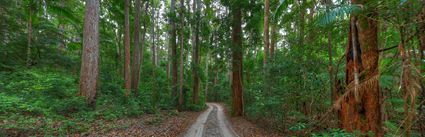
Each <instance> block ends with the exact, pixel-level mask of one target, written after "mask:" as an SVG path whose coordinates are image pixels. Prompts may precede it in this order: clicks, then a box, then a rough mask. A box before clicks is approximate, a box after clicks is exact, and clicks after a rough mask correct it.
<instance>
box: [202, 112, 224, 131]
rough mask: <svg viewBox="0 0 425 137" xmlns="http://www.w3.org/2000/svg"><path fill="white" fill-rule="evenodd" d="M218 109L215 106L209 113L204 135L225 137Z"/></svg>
mask: <svg viewBox="0 0 425 137" xmlns="http://www.w3.org/2000/svg"><path fill="white" fill-rule="evenodd" d="M217 110H218V108H217V106H213V110H212V111H211V112H210V114H209V115H208V118H207V121H206V123H205V126H204V133H203V135H202V136H203V137H224V136H223V135H222V131H221V129H220V126H219V123H218V118H217Z"/></svg>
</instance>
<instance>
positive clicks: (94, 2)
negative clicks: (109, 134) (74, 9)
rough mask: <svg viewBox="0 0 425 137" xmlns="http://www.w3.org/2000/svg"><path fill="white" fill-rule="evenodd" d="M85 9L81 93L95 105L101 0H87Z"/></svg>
mask: <svg viewBox="0 0 425 137" xmlns="http://www.w3.org/2000/svg"><path fill="white" fill-rule="evenodd" d="M85 9H86V10H85V16H84V33H83V35H84V36H83V55H82V59H81V73H80V91H79V95H81V96H84V97H85V98H86V101H87V104H88V105H90V106H92V107H94V106H95V105H96V87H97V80H98V76H99V11H100V4H99V1H98V0H86V7H85Z"/></svg>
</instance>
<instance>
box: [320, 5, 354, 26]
mask: <svg viewBox="0 0 425 137" xmlns="http://www.w3.org/2000/svg"><path fill="white" fill-rule="evenodd" d="M359 10H360V8H359V6H357V5H342V6H338V7H336V8H334V9H330V10H329V11H322V12H320V13H319V14H318V15H317V17H316V25H318V26H319V27H325V26H327V25H329V24H331V23H333V22H335V21H337V20H339V19H342V20H344V19H347V18H348V15H350V14H351V13H353V12H356V11H359Z"/></svg>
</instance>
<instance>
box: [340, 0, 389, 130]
mask: <svg viewBox="0 0 425 137" xmlns="http://www.w3.org/2000/svg"><path fill="white" fill-rule="evenodd" d="M361 2H362V3H356V1H355V0H352V3H354V4H363V3H364V2H367V0H363V1H361ZM365 10H366V12H369V13H368V14H367V15H361V16H360V15H352V17H351V18H355V19H352V21H351V22H350V25H351V26H352V27H350V34H349V38H348V39H349V42H348V45H347V48H346V49H347V50H346V59H347V65H346V76H345V78H346V85H347V88H346V89H347V91H345V92H350V93H349V94H348V95H347V96H344V97H343V98H342V101H341V108H340V110H339V118H340V124H341V125H340V127H341V128H343V129H345V130H347V131H349V132H353V131H355V130H360V131H361V132H362V133H368V132H373V133H374V136H378V137H381V136H383V131H382V120H381V104H380V102H381V98H380V89H379V81H378V80H379V70H378V60H379V51H378V22H377V21H376V20H374V19H372V18H374V17H376V16H377V13H376V12H375V11H372V10H373V8H370V9H365ZM353 35H354V36H353ZM353 44H356V45H353ZM353 47H356V49H353ZM354 50H356V51H354ZM355 52H356V53H357V55H354V53H355ZM355 61H356V62H355ZM355 69H357V72H358V77H357V78H358V80H359V81H358V84H355V76H354V75H355V73H356V71H355Z"/></svg>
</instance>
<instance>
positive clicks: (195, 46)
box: [192, 0, 200, 104]
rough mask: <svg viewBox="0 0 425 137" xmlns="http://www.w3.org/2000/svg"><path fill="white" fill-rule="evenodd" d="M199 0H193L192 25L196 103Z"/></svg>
mask: <svg viewBox="0 0 425 137" xmlns="http://www.w3.org/2000/svg"><path fill="white" fill-rule="evenodd" d="M199 3H200V2H199V0H193V5H192V6H193V7H192V8H193V13H194V19H195V20H196V21H195V24H194V25H192V31H193V33H192V41H193V51H192V52H193V56H192V57H193V62H192V63H193V65H192V77H193V87H192V91H193V96H192V101H193V103H194V104H198V102H199V87H200V86H199V55H200V54H199V30H198V29H199V20H200V18H199V15H200V10H199V7H198V6H199Z"/></svg>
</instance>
